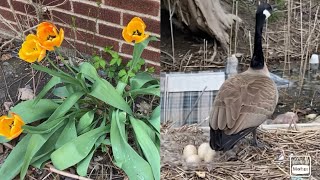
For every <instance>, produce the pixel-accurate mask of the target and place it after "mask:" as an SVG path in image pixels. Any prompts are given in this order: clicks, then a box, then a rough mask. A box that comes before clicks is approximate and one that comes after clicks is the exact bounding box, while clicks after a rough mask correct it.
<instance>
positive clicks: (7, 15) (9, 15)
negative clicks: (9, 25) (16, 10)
mask: <svg viewBox="0 0 320 180" xmlns="http://www.w3.org/2000/svg"><path fill="white" fill-rule="evenodd" d="M0 14H1V15H2V16H3V17H4V18H5V19H7V20H9V21H15V19H14V17H13V14H12V12H11V11H10V10H2V9H1V10H0Z"/></svg>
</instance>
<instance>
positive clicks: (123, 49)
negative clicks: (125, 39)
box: [121, 44, 160, 62]
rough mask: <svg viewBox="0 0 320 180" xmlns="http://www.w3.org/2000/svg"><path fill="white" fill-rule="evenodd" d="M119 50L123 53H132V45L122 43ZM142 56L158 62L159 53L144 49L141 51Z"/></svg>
mask: <svg viewBox="0 0 320 180" xmlns="http://www.w3.org/2000/svg"><path fill="white" fill-rule="evenodd" d="M121 52H122V53H124V54H129V55H132V52H133V46H132V45H129V44H123V45H122V47H121ZM142 58H144V59H148V60H150V61H154V62H160V53H158V52H155V51H150V50H148V49H145V50H144V51H143V53H142Z"/></svg>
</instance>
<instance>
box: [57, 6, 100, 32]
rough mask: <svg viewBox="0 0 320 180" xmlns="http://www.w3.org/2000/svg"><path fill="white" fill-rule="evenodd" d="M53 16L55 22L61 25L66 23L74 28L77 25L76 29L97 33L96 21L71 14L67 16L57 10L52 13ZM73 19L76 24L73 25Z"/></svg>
mask: <svg viewBox="0 0 320 180" xmlns="http://www.w3.org/2000/svg"><path fill="white" fill-rule="evenodd" d="M52 16H53V21H55V22H60V23H64V24H67V25H72V26H74V25H75V27H77V28H81V29H85V30H88V31H91V32H96V22H94V21H91V20H88V19H84V18H81V17H77V16H73V15H70V14H66V13H63V12H58V11H55V10H53V11H52ZM72 18H74V19H75V24H74V23H73V20H72Z"/></svg>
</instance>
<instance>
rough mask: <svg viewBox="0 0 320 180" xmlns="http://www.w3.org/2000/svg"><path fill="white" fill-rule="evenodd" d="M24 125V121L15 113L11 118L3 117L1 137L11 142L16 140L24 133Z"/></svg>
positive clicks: (1, 118)
mask: <svg viewBox="0 0 320 180" xmlns="http://www.w3.org/2000/svg"><path fill="white" fill-rule="evenodd" d="M23 125H24V122H23V120H22V119H21V117H20V116H19V115H17V114H15V113H11V117H8V116H1V117H0V135H1V136H5V137H6V138H7V139H9V140H11V139H14V138H16V137H18V136H19V135H20V134H21V133H22V126H23Z"/></svg>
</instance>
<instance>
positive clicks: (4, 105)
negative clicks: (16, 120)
mask: <svg viewBox="0 0 320 180" xmlns="http://www.w3.org/2000/svg"><path fill="white" fill-rule="evenodd" d="M12 105H13V102H4V103H3V107H4V110H5V111H9V110H10V108H11V106H12Z"/></svg>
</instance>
